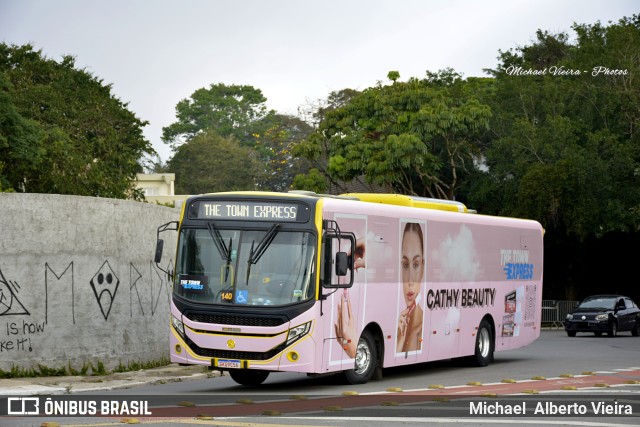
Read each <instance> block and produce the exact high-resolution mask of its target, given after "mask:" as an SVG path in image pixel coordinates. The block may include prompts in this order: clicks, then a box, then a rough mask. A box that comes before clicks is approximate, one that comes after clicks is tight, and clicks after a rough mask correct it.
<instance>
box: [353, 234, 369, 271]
mask: <svg viewBox="0 0 640 427" xmlns="http://www.w3.org/2000/svg"><path fill="white" fill-rule="evenodd" d="M365 250H366V246H365V239H364V238H363V237H359V238H358V239H356V250H355V254H354V255H355V257H354V258H355V259H354V260H353V268H355V269H356V270H358V269H359V268H365V265H364V254H365Z"/></svg>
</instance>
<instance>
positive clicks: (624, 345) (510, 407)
mask: <svg viewBox="0 0 640 427" xmlns="http://www.w3.org/2000/svg"><path fill="white" fill-rule="evenodd" d="M81 396H82V398H84V399H93V398H96V399H97V398H100V399H109V398H113V399H116V398H126V399H140V400H149V401H151V402H152V406H153V408H151V409H152V412H153V414H154V416H155V417H158V416H160V417H163V418H162V419H155V420H154V419H150V418H144V417H135V416H134V417H133V418H132V417H122V416H113V417H107V418H106V419H105V418H48V419H47V420H44V419H43V418H29V419H18V418H12V419H2V420H0V425H2V426H7V427H13V426H24V425H33V426H42V425H43V424H42V423H43V421H53V422H56V423H58V424H59V425H60V426H77V425H83V426H87V425H98V424H100V425H121V424H122V422H127V423H130V422H136V421H140V422H141V423H144V424H145V425H149V426H163V427H164V426H179V425H194V424H195V425H209V426H234V427H248V426H254V427H272V426H275V425H287V426H290V425H298V426H302V425H304V426H370V427H378V426H389V425H395V424H403V425H407V424H408V425H413V424H419V423H422V424H424V423H429V424H430V425H448V424H450V423H454V422H455V423H462V424H466V425H505V424H506V425H511V424H514V423H519V424H528V425H541V426H542V425H546V426H548V425H580V426H585V425H588V426H618V425H621V426H626V425H640V338H638V337H632V336H631V335H630V334H629V333H623V334H621V335H620V336H618V337H616V338H609V337H606V336H605V337H599V338H596V337H594V336H590V335H586V334H579V335H578V336H577V337H575V338H569V337H567V335H566V334H565V333H564V331H562V330H545V331H543V333H542V336H541V338H540V339H539V340H537V341H536V342H534V343H533V344H531V345H530V346H528V347H526V348H524V349H519V350H511V351H507V352H497V353H496V357H495V361H494V363H493V364H491V365H489V366H488V367H485V368H474V367H467V366H463V365H461V364H460V363H457V362H456V361H441V362H435V363H426V364H422V365H417V366H411V367H403V368H393V369H386V370H384V372H383V379H382V380H381V381H372V382H370V383H368V384H363V385H358V386H353V385H345V384H343V383H342V382H341V381H340V378H339V377H338V376H326V377H319V378H309V377H307V376H305V375H301V374H288V373H277V374H272V375H271V376H270V377H269V378H268V379H267V381H266V382H265V383H264V384H262V385H261V386H259V387H243V386H239V385H237V384H236V383H235V382H233V380H231V378H229V377H228V376H221V377H216V378H207V379H195V380H190V381H183V382H172V383H166V384H158V383H156V384H151V385H145V386H139V387H135V388H131V389H128V390H112V391H109V392H101V393H100V395H99V396H98V395H97V394H96V395H92V394H83V395H81ZM514 396H515V399H516V400H515V401H512V399H514ZM73 398H74V399H77V398H80V397H79V396H76V395H74V396H73ZM543 400H544V402H542V401H543ZM525 401H526V403H525V404H526V406H527V408H526V416H523V415H520V414H515V415H512V414H510V412H513V411H517V410H518V409H517V407H522V403H523V402H525ZM471 402H474V403H473V404H472V403H471ZM539 404H543V406H542V407H539V408H543V409H542V410H541V411H537V408H538V406H537V405H539ZM549 404H550V405H551V406H549ZM474 405H478V406H474ZM594 405H595V406H594ZM598 405H599V406H598ZM487 406H489V408H488V409H486V407H487ZM163 407H164V408H163ZM471 407H474V408H476V412H475V413H473V414H472V413H471V412H470V411H471ZM598 407H600V408H606V410H607V411H609V412H608V413H603V412H602V411H600V412H597V408H598ZM176 408H177V409H176ZM477 408H481V409H482V408H485V409H482V410H480V411H479V412H480V413H478V410H477ZM493 408H497V409H493ZM496 410H497V411H498V412H499V413H500V411H502V413H507V415H512V417H511V418H500V417H496V416H495V411H496ZM534 410H535V411H537V412H536V413H534ZM572 410H573V411H574V412H573V413H571V411H572ZM581 410H586V414H581V413H579V411H581ZM483 411H484V412H483ZM487 411H489V413H487ZM491 411H494V412H491ZM562 411H565V412H566V411H569V412H570V414H569V416H565V415H563V414H562V413H561V412H562ZM594 411H596V413H594ZM629 411H631V414H629V413H628V412H629ZM572 415H574V416H572ZM176 416H177V417H179V418H167V417H176ZM105 421H110V422H112V423H113V424H108V423H107V424H105ZM20 422H22V424H20ZM25 422H26V423H27V424H25ZM45 427H46V426H45Z"/></svg>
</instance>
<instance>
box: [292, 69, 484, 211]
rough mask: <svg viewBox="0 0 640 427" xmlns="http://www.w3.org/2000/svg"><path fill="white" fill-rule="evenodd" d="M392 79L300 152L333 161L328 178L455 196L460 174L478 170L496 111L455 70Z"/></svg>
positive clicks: (328, 120) (328, 119)
mask: <svg viewBox="0 0 640 427" xmlns="http://www.w3.org/2000/svg"><path fill="white" fill-rule="evenodd" d="M388 77H389V79H390V80H391V81H392V83H391V84H389V85H382V84H381V83H379V84H378V85H377V86H375V87H372V88H368V89H365V90H364V91H363V92H362V93H359V94H356V95H355V96H353V97H351V98H349V100H348V101H347V102H346V103H345V104H344V105H341V106H340V107H338V108H336V109H334V110H331V111H328V112H327V113H326V115H325V116H324V118H323V120H322V121H321V122H320V124H319V126H318V129H317V132H315V133H314V134H313V135H312V136H311V137H310V138H308V139H307V140H306V141H305V142H304V143H302V144H300V146H299V147H298V149H297V150H298V151H297V152H298V153H300V154H301V155H303V156H306V157H308V158H310V159H313V160H315V159H318V158H321V157H326V158H327V168H326V172H325V173H326V176H327V178H328V179H329V180H342V181H350V180H352V179H354V178H356V177H358V176H364V177H365V179H366V180H367V181H368V182H370V183H374V184H378V185H381V186H385V187H391V188H393V189H394V190H395V191H397V192H400V193H405V194H413V195H419V196H429V197H439V198H447V199H452V198H453V197H454V196H455V194H456V190H457V187H458V185H459V182H460V173H461V171H464V170H466V169H467V168H470V167H472V165H473V159H474V155H476V153H477V151H478V150H477V146H478V143H477V142H478V140H479V138H480V136H481V135H482V134H483V132H485V131H486V130H487V128H488V125H489V118H490V117H491V111H490V108H489V107H488V106H487V105H484V104H482V103H481V102H480V101H479V100H478V99H477V98H476V97H475V96H474V95H473V93H470V92H469V91H468V90H466V87H465V86H464V81H463V80H462V79H461V76H460V75H458V74H457V73H455V72H454V71H453V70H443V71H441V72H439V73H428V74H427V78H425V79H417V78H410V79H409V80H408V81H407V82H400V81H398V79H399V73H398V72H396V71H392V72H390V73H389V75H388ZM318 170H319V171H320V170H321V169H318ZM312 180H313V179H312ZM304 182H305V181H303V180H301V179H298V181H297V183H298V184H302V185H304Z"/></svg>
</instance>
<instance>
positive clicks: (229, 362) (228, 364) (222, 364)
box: [218, 359, 242, 369]
mask: <svg viewBox="0 0 640 427" xmlns="http://www.w3.org/2000/svg"><path fill="white" fill-rule="evenodd" d="M241 367H242V366H241V364H240V361H239V360H237V359H218V368H234V369H240V368H241Z"/></svg>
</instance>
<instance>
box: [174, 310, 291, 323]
mask: <svg viewBox="0 0 640 427" xmlns="http://www.w3.org/2000/svg"><path fill="white" fill-rule="evenodd" d="M184 316H185V317H186V318H187V319H189V320H191V321H194V322H200V323H215V324H218V325H237V326H280V325H283V324H285V323H287V322H288V320H287V319H286V318H284V317H262V316H244V315H237V314H212V313H195V312H186V313H185V314H184Z"/></svg>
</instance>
